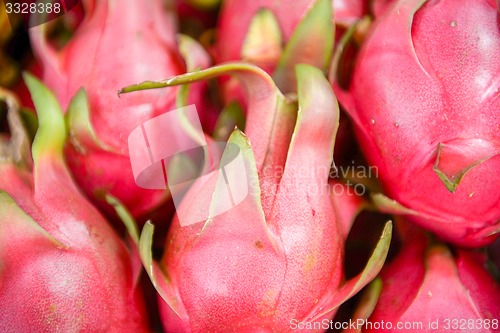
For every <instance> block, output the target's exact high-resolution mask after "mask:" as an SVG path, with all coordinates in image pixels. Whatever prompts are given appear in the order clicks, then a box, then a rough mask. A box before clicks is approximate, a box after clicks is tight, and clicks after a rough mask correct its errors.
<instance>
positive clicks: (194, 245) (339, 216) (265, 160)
mask: <svg viewBox="0 0 500 333" xmlns="http://www.w3.org/2000/svg"><path fill="white" fill-rule="evenodd" d="M229 74H231V75H234V76H236V77H238V78H239V79H240V80H241V82H242V84H243V86H244V87H245V89H246V91H247V93H248V100H249V106H248V110H247V112H248V119H247V127H246V135H245V134H243V133H242V132H240V131H239V130H238V129H235V131H234V132H233V133H232V135H231V136H230V138H229V142H228V146H227V147H229V145H236V146H238V147H239V149H240V154H241V156H242V159H243V161H244V162H243V164H244V169H243V171H242V172H241V174H237V175H235V176H234V178H232V176H231V175H229V176H227V177H228V178H231V179H232V181H233V183H230V186H236V188H239V190H242V189H241V187H242V186H243V185H241V184H245V183H246V184H248V196H247V197H246V198H245V199H244V200H243V201H242V202H241V203H240V204H239V205H236V206H235V207H233V208H232V209H230V210H228V211H226V212H225V213H223V214H220V215H217V216H209V217H208V218H207V219H204V220H200V223H197V224H191V225H188V226H181V223H180V222H182V221H180V220H179V218H178V215H176V216H175V217H174V220H173V222H172V225H171V228H170V230H169V236H168V238H167V241H166V243H165V254H164V256H163V259H162V260H161V267H162V270H163V271H164V272H165V275H163V274H162V273H161V272H160V270H161V269H160V265H158V264H156V263H155V262H154V261H153V260H152V258H151V250H150V246H151V237H152V230H153V226H152V224H150V223H147V224H146V225H145V227H144V229H143V233H142V235H141V242H140V249H141V258H142V260H143V264H144V266H145V268H146V270H147V271H148V274H149V275H150V277H151V278H152V281H153V283H154V285H155V286H156V288H157V289H158V291H159V293H160V295H161V299H160V309H161V311H162V317H163V325H164V327H165V329H166V330H167V331H171V332H208V331H219V332H220V331H225V332H226V331H235V330H237V331H238V332H276V331H279V332H288V331H292V330H293V323H294V320H296V321H297V323H299V322H300V323H301V324H304V325H305V323H313V322H317V321H320V320H323V319H325V320H327V319H328V318H330V317H332V316H333V314H334V312H335V309H336V308H337V307H338V305H339V304H341V303H342V302H343V301H344V300H345V299H346V298H348V297H350V296H352V295H353V294H354V293H356V292H357V291H358V290H359V289H360V288H362V287H363V286H364V285H365V284H366V283H367V282H368V281H370V280H371V279H372V278H373V277H374V276H375V275H376V274H377V272H378V270H379V269H380V268H381V265H382V264H383V261H384V259H385V256H386V253H387V249H388V245H389V242H390V229H391V226H390V224H388V225H387V227H386V229H385V231H384V233H383V235H382V238H381V241H380V242H379V245H378V246H377V248H376V249H375V252H374V254H373V255H372V257H371V259H370V262H369V264H368V266H367V268H366V269H365V271H363V272H362V273H360V274H359V275H358V276H357V277H355V278H354V279H353V280H350V281H348V282H345V283H344V282H343V281H342V280H343V269H342V266H343V251H344V240H345V238H346V234H347V232H348V229H349V222H342V221H343V220H349V217H348V216H352V214H346V212H337V211H336V208H340V207H342V208H345V209H346V211H348V212H352V211H353V209H352V207H353V206H354V207H355V206H356V204H353V201H351V203H350V204H348V203H347V201H345V198H344V199H339V200H342V201H341V202H343V203H342V204H341V203H340V202H337V204H334V203H333V202H332V200H333V201H334V202H335V200H336V196H335V195H331V193H330V190H331V188H330V187H329V186H328V175H329V172H330V167H331V163H332V156H333V154H332V153H333V144H334V138H335V133H336V129H337V126H338V112H339V111H338V105H337V102H336V99H335V97H334V95H333V92H332V90H331V87H330V85H329V83H328V81H327V80H326V78H325V77H324V76H323V73H322V72H321V71H320V70H319V69H317V68H314V67H312V66H309V65H298V66H297V78H298V104H299V111H298V113H297V111H296V110H297V103H296V101H294V100H293V99H291V98H287V97H285V96H284V95H282V94H281V92H280V91H279V90H278V89H277V87H276V86H275V85H274V83H273V81H272V79H271V78H270V77H269V76H268V75H267V74H266V73H265V72H264V71H262V70H261V69H259V68H258V67H255V66H253V65H248V64H240V63H231V64H227V65H223V66H217V67H213V68H210V69H207V70H204V71H199V72H197V73H189V74H185V75H181V76H178V77H175V78H172V79H168V80H165V81H162V82H145V83H142V84H139V85H136V86H132V87H127V88H124V89H123V90H122V92H132V91H135V90H139V89H145V88H153V87H162V86H172V85H178V84H184V83H186V82H193V81H197V80H202V79H209V78H212V77H215V76H219V75H229ZM250 143H251V144H250ZM227 147H226V151H225V152H224V154H223V156H222V161H224V160H225V159H226V158H229V156H226V154H227V155H230V152H228V148H227ZM221 164H224V163H223V162H221ZM245 174H246V176H247V177H246V182H245V181H243V180H242V178H244V177H245ZM225 177H226V176H224V177H222V176H218V175H217V174H212V175H210V176H209V177H204V178H200V179H198V181H197V182H196V183H195V184H194V185H193V186H192V188H191V189H190V190H189V192H188V193H187V194H186V196H185V197H184V199H183V201H182V203H181V206H180V207H178V211H187V212H188V213H190V214H191V215H195V214H197V213H198V212H199V211H200V209H199V207H209V210H210V211H213V209H214V208H217V206H218V205H220V204H221V202H220V200H222V199H221V198H223V197H224V193H225V192H224V191H225V190H224V187H222V186H221V185H222V184H223V183H224V180H223V179H224V178H225ZM214 186H215V187H214ZM214 188H215V190H214V191H212V189H214ZM207 189H208V190H207ZM342 208H340V209H342ZM354 210H355V209H354ZM311 331H321V329H314V330H311Z"/></svg>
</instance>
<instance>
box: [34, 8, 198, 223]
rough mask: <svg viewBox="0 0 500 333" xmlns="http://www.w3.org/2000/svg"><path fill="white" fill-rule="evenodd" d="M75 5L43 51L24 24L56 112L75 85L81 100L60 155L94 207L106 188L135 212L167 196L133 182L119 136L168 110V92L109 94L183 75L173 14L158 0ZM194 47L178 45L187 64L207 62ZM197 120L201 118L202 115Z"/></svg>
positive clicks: (171, 98)
mask: <svg viewBox="0 0 500 333" xmlns="http://www.w3.org/2000/svg"><path fill="white" fill-rule="evenodd" d="M83 3H84V5H85V9H86V16H85V19H84V21H83V22H82V23H81V25H80V26H79V28H78V29H77V31H76V32H75V35H74V36H73V37H72V38H71V40H70V41H69V43H68V44H67V45H66V46H64V48H63V49H62V50H60V51H56V50H54V49H53V48H51V47H50V46H49V45H48V42H47V41H46V40H45V38H44V36H43V31H42V30H41V29H37V28H34V29H32V31H31V41H32V44H33V47H34V50H35V53H36V55H37V56H38V58H39V60H40V61H41V63H42V65H43V69H44V75H43V80H44V82H45V83H46V84H47V85H48V86H49V87H50V88H51V89H53V90H54V91H55V93H56V95H57V97H58V99H59V101H60V103H61V104H62V106H63V109H66V107H67V106H68V103H69V101H70V99H72V98H73V96H74V95H75V94H76V93H77V92H78V91H79V89H80V88H81V87H83V88H84V89H85V90H86V94H87V96H88V102H86V101H84V100H85V97H84V96H83V94H82V96H80V99H81V103H79V105H80V106H81V108H79V109H77V110H73V112H72V111H71V110H70V111H69V112H68V113H72V114H71V115H68V126H69V129H70V137H69V141H70V144H69V145H68V148H67V151H66V154H67V157H68V163H69V167H70V169H71V170H72V171H73V173H74V175H75V178H76V181H77V182H78V184H79V185H80V187H81V188H82V189H83V190H84V191H85V193H86V194H87V196H88V197H89V198H91V199H92V200H94V202H95V203H96V204H98V205H99V207H100V208H101V209H102V210H105V211H106V212H109V206H108V205H107V204H106V203H105V201H103V200H100V199H102V197H103V195H102V194H104V193H110V194H111V195H113V196H115V197H117V198H118V199H120V201H121V202H123V203H124V204H125V205H126V206H127V207H128V208H129V209H130V210H131V212H132V214H133V215H134V216H140V215H143V214H145V213H147V212H149V211H151V210H153V209H155V208H157V207H158V206H159V205H161V204H162V203H163V202H164V201H165V200H167V199H168V198H169V195H168V192H166V191H160V190H157V191H151V190H145V189H141V188H139V187H138V186H136V184H135V183H134V178H133V175H132V170H131V167H130V162H129V157H128V150H127V137H128V135H129V133H130V132H131V131H132V130H133V129H134V128H135V127H137V126H139V125H140V124H142V123H143V122H144V121H146V120H149V119H151V118H153V117H155V116H157V115H159V114H162V113H164V112H166V111H168V110H171V109H173V108H175V98H176V91H175V90H171V91H168V92H161V91H151V92H143V93H139V94H135V95H130V96H123V97H122V98H121V99H119V98H118V97H117V94H116V92H117V91H118V90H119V88H121V87H123V86H124V85H127V84H132V83H135V82H140V81H143V80H145V79H146V78H155V77H156V78H163V77H168V76H171V75H176V74H179V73H183V72H185V70H186V65H185V64H184V63H183V59H182V58H181V56H180V53H179V50H178V45H177V42H176V39H175V19H174V17H173V16H172V15H170V14H169V13H168V12H167V11H166V9H165V8H164V7H163V2H162V1H161V0H147V1H142V2H137V1H131V0H129V1H120V2H115V1H110V0H106V1H96V0H85V1H84V2H83ZM182 40H184V39H182ZM182 40H181V42H182ZM188 44H189V43H188ZM191 44H192V43H191ZM191 44H189V45H190V46H189V47H191V46H192V45H191ZM185 46H186V43H183V44H181V45H180V47H181V48H183V47H185ZM198 51H199V50H193V49H189V48H188V49H186V50H183V52H184V54H187V55H189V56H192V59H187V61H188V62H189V64H188V65H189V66H191V65H192V66H193V68H196V67H205V66H207V65H208V57H206V55H203V54H201V53H200V52H198ZM200 55H201V56H200ZM193 90H195V89H193ZM196 91H197V90H196ZM197 103H200V102H199V101H197ZM200 117H201V118H202V120H205V118H203V114H201V115H200Z"/></svg>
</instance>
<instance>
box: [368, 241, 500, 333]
mask: <svg viewBox="0 0 500 333" xmlns="http://www.w3.org/2000/svg"><path fill="white" fill-rule="evenodd" d="M407 242H408V243H407V244H406V245H405V246H404V248H403V250H402V252H401V253H400V254H399V256H398V257H397V258H396V259H395V260H394V261H393V262H392V263H391V264H390V265H389V266H387V268H386V270H383V271H382V274H381V277H382V292H381V295H380V298H379V300H378V303H377V306H376V307H375V310H374V311H373V313H372V315H371V316H370V318H369V319H368V321H370V322H372V323H381V322H382V321H384V322H385V323H386V326H385V327H386V329H375V328H374V327H369V325H367V326H365V329H363V330H362V332H363V333H365V332H366V333H369V332H400V331H401V332H402V331H403V330H396V329H395V328H396V327H397V326H396V325H397V323H398V322H401V323H422V327H421V328H420V327H418V328H414V329H413V331H415V332H444V331H446V332H453V333H458V332H464V330H465V331H467V332H471V333H474V332H477V333H479V332H483V333H484V332H498V330H499V325H500V324H499V323H498V320H499V318H500V304H499V303H498V300H499V299H500V287H499V285H498V283H496V282H495V280H494V279H493V278H492V277H491V276H490V275H489V274H488V272H487V271H486V270H485V268H484V267H485V265H484V263H485V261H484V257H483V256H482V255H480V254H479V253H473V252H467V251H465V250H458V252H457V255H456V256H453V255H452V254H451V252H450V251H449V250H448V249H447V248H446V247H445V246H444V245H433V246H430V247H429V242H428V239H427V238H425V236H422V234H421V233H418V232H417V233H413V234H412V237H411V238H409V239H407ZM453 319H457V320H458V324H456V325H454V324H453V322H452V320H453ZM448 320H449V321H448ZM460 320H462V321H460ZM463 320H466V324H465V325H466V328H465V329H464V328H463V327H462V328H460V325H464V323H463ZM493 320H496V324H494V323H495V322H493ZM436 322H437V323H438V326H435V323H436ZM470 322H473V325H475V326H471V327H467V325H468V324H470ZM487 322H489V328H488V327H486V326H485V325H486V323H487ZM388 323H391V324H392V327H393V329H392V330H391V329H389V328H390V326H391V325H390V324H388ZM430 323H432V325H433V326H432V327H429V325H430ZM447 326H448V328H446V327H447ZM454 326H455V327H454ZM456 326H458V327H456ZM410 331H411V330H410Z"/></svg>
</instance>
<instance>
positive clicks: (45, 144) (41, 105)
mask: <svg viewBox="0 0 500 333" xmlns="http://www.w3.org/2000/svg"><path fill="white" fill-rule="evenodd" d="M23 78H24V81H25V82H26V86H27V87H28V90H29V91H30V94H31V99H32V100H33V104H34V105H35V109H36V113H37V115H38V122H39V126H38V130H37V132H36V135H35V140H34V141H33V147H32V153H33V160H34V161H35V163H37V161H38V160H39V158H40V156H41V155H42V154H55V155H56V156H60V157H62V152H63V148H64V141H65V140H66V127H65V124H64V118H63V114H62V110H61V107H60V106H59V103H58V101H57V99H56V97H55V96H54V94H53V93H52V92H51V91H50V90H49V89H48V88H47V87H46V86H45V85H44V84H43V83H42V82H40V81H39V80H38V79H37V78H35V77H34V76H33V75H31V74H29V73H27V72H24V73H23Z"/></svg>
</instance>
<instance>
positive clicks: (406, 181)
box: [334, 0, 500, 246]
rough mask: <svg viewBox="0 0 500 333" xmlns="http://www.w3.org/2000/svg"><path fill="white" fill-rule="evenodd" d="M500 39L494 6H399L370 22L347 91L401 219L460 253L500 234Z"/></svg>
mask: <svg viewBox="0 0 500 333" xmlns="http://www.w3.org/2000/svg"><path fill="white" fill-rule="evenodd" d="M498 54H500V30H499V27H498V4H497V2H495V1H463V0H460V1H451V0H443V1H432V0H430V1H420V0H412V1H408V0H405V1H399V2H397V3H395V4H394V5H392V6H390V8H389V9H388V11H387V12H386V14H385V15H383V16H382V17H381V18H380V20H379V21H378V22H376V23H375V26H374V28H373V30H372V31H371V34H370V36H369V37H368V39H367V41H366V42H365V43H364V45H363V47H362V49H361V51H360V53H359V55H358V58H357V62H356V65H355V69H354V74H353V79H352V81H351V83H350V85H349V88H348V91H344V90H343V89H342V88H341V87H340V85H339V84H338V83H336V82H334V88H335V91H336V94H337V96H338V97H339V100H340V102H341V103H342V104H343V106H344V107H345V108H346V109H347V111H348V112H349V114H350V115H351V117H352V119H353V121H354V123H355V125H356V131H357V137H358V139H359V142H360V145H361V147H362V150H363V152H364V154H365V156H366V158H367V160H368V161H369V162H370V163H371V164H372V165H374V166H376V167H377V168H378V170H379V176H380V181H381V183H382V185H383V187H384V189H385V191H386V194H387V196H388V197H390V199H393V200H394V201H391V200H390V199H389V198H387V197H384V196H382V195H376V196H375V199H376V201H377V202H378V203H379V204H380V206H381V208H383V209H385V210H386V211H389V212H394V213H403V214H406V215H407V216H408V218H409V219H411V220H412V221H414V222H416V223H418V224H420V225H421V226H424V227H425V228H427V229H429V230H432V231H433V232H435V233H436V234H438V235H439V236H440V237H442V238H444V239H446V240H448V241H451V242H454V243H457V244H461V245H465V246H480V245H484V244H486V243H488V242H491V241H492V240H493V239H494V238H495V237H496V236H495V234H497V233H498V232H499V230H500V205H499V204H498V203H499V202H500V192H499V191H498V184H500V173H499V172H498V171H499V170H500V155H499V152H500V131H499V128H498V124H499V123H500V112H499V110H500V99H499V98H498V96H499V95H498V91H499V89H500V88H499V87H500V79H499V78H500V63H499V62H498V61H497V55H498Z"/></svg>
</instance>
